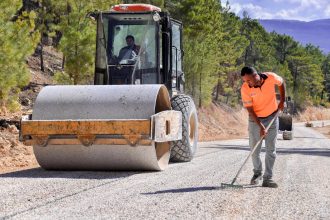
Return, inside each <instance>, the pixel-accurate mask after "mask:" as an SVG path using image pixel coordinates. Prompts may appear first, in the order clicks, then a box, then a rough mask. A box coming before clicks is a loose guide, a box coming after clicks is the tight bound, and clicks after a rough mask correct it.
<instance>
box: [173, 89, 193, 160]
mask: <svg viewBox="0 0 330 220" xmlns="http://www.w3.org/2000/svg"><path fill="white" fill-rule="evenodd" d="M171 105H172V109H173V110H177V111H181V112H182V139H181V140H179V141H172V142H171V157H170V161H171V162H189V161H191V160H192V159H193V157H194V155H195V153H196V151H197V140H198V118H197V110H196V107H195V104H194V101H193V100H192V98H190V97H189V96H187V95H177V96H174V97H173V98H172V99H171Z"/></svg>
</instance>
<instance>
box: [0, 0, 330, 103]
mask: <svg viewBox="0 0 330 220" xmlns="http://www.w3.org/2000/svg"><path fill="white" fill-rule="evenodd" d="M23 3H24V4H23ZM117 3H151V4H154V5H156V6H159V7H161V8H162V10H164V11H168V12H169V13H170V14H171V15H172V17H174V18H175V19H178V20H181V21H182V22H183V24H184V32H183V35H184V40H183V43H184V50H185V56H184V71H185V74H186V77H185V78H186V82H185V88H186V92H187V93H188V94H190V95H191V96H192V97H193V98H194V100H195V102H196V105H198V106H199V107H200V106H205V105H208V104H209V103H211V102H212V101H213V102H224V103H227V104H229V105H232V106H236V105H239V104H240V85H241V83H242V82H241V79H240V75H239V72H240V69H241V68H242V67H243V66H246V65H251V66H254V67H256V69H257V70H258V71H259V72H263V71H273V72H276V73H278V74H279V75H281V76H283V77H284V78H285V80H286V86H287V91H288V95H290V96H291V97H292V98H293V99H294V100H295V102H296V104H297V107H298V108H300V109H303V108H304V107H305V106H307V105H311V104H314V105H323V106H327V107H329V102H330V54H327V55H326V54H324V53H322V51H321V50H320V49H319V48H318V47H317V46H314V45H311V44H309V45H306V46H303V45H301V44H299V43H298V42H297V41H295V40H294V39H293V38H291V37H290V36H286V35H281V34H277V33H275V32H273V33H268V32H266V31H265V29H264V28H263V27H262V26H261V25H260V24H259V23H258V21H257V20H255V19H252V18H250V17H249V15H248V14H247V13H245V14H244V16H243V18H239V17H238V16H237V15H235V14H234V13H232V12H230V5H229V4H227V6H226V7H222V6H221V4H220V2H219V0H144V1H143V0H139V1H135V0H128V1H117V0H3V1H0V8H1V13H0V57H1V59H0V105H1V108H2V109H4V108H7V109H15V108H17V106H18V94H19V92H20V89H21V88H22V87H23V86H25V85H27V84H28V82H29V78H30V73H29V71H28V68H27V65H26V58H27V57H28V56H29V55H31V54H33V53H34V52H35V51H36V48H38V49H39V50H41V52H40V59H41V64H42V60H43V58H42V48H43V44H42V39H43V38H44V37H52V38H54V39H57V41H54V42H55V43H54V46H55V47H56V48H57V49H58V50H59V51H61V52H62V53H63V57H64V59H63V62H64V69H63V71H62V72H59V73H57V74H56V75H55V80H56V81H57V82H58V83H66V84H86V83H89V82H91V81H93V80H92V78H93V71H94V57H95V56H94V53H95V23H93V21H92V20H90V19H86V14H87V12H90V11H95V10H109V8H110V5H113V4H117ZM316 37H317V36H316Z"/></svg>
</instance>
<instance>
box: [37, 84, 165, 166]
mask: <svg viewBox="0 0 330 220" xmlns="http://www.w3.org/2000/svg"><path fill="white" fill-rule="evenodd" d="M170 109H171V104H170V98H169V94H168V92H167V89H166V87H164V86H162V85H111V86H108V85H84V86H47V87H45V88H43V89H42V91H41V92H40V93H39V95H38V97H37V100H36V102H35V105H34V109H33V115H32V119H33V120H67V119H69V120H80V119H124V120H130V119H150V116H151V115H153V114H155V113H158V112H161V111H165V110H170ZM33 149H34V154H35V156H36V159H37V161H38V163H39V164H40V166H41V167H43V168H45V169H56V170H163V169H165V168H166V167H167V166H168V161H169V156H170V145H169V143H168V142H165V143H155V142H154V141H152V142H151V145H150V146H142V145H141V146H140V145H136V146H130V145H91V146H89V147H86V146H83V145H47V146H46V147H42V146H36V145H34V146H33Z"/></svg>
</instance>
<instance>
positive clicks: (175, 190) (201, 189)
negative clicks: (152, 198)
mask: <svg viewBox="0 0 330 220" xmlns="http://www.w3.org/2000/svg"><path fill="white" fill-rule="evenodd" d="M221 189H223V188H222V187H220V186H202V187H189V188H181V189H168V190H161V191H156V192H149V193H141V194H142V195H154V194H165V193H189V192H197V191H211V190H221Z"/></svg>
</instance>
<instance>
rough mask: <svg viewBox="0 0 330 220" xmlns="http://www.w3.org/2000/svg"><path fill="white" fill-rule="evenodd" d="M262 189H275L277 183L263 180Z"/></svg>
mask: <svg viewBox="0 0 330 220" xmlns="http://www.w3.org/2000/svg"><path fill="white" fill-rule="evenodd" d="M262 187H269V188H277V187H278V185H277V183H275V182H274V181H273V180H268V179H265V180H264V181H263V182H262Z"/></svg>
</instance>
